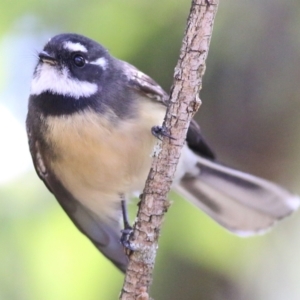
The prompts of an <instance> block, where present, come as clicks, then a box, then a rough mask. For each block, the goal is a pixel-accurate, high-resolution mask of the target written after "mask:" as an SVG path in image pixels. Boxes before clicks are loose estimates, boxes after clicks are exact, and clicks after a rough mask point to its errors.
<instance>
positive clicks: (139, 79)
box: [119, 61, 169, 106]
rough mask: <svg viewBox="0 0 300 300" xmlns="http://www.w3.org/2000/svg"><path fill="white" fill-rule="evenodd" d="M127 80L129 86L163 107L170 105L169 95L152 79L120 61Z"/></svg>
mask: <svg viewBox="0 0 300 300" xmlns="http://www.w3.org/2000/svg"><path fill="white" fill-rule="evenodd" d="M119 62H120V64H121V66H122V68H123V72H124V74H125V77H126V80H127V86H128V87H129V88H132V89H134V90H136V91H137V92H139V93H141V94H142V95H143V96H146V97H148V98H149V99H152V100H154V101H157V102H160V103H162V104H163V105H165V106H166V105H167V104H168V100H169V95H168V94H167V93H166V92H165V91H164V90H163V89H162V88H161V86H160V85H159V84H158V83H156V82H155V81H154V80H153V79H152V78H151V77H149V76H148V75H146V74H144V73H143V72H141V71H139V70H138V69H137V68H135V67H134V66H132V65H131V64H129V63H127V62H125V61H119Z"/></svg>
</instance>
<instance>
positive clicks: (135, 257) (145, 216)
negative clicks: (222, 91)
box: [119, 0, 219, 300]
mask: <svg viewBox="0 0 300 300" xmlns="http://www.w3.org/2000/svg"><path fill="white" fill-rule="evenodd" d="M218 2H219V1H218V0H210V1H209V3H208V1H207V0H193V1H192V6H191V10H190V14H189V17H188V20H187V27H186V30H185V34H184V38H183V42H182V47H181V50H180V56H179V59H178V62H177V65H176V67H175V72H174V82H173V86H172V88H171V93H170V105H169V107H168V109H167V113H166V116H165V120H164V125H163V126H164V127H165V128H167V131H168V132H169V133H170V135H171V136H172V139H171V138H169V137H164V138H163V140H162V142H158V145H157V147H156V149H155V152H154V153H155V154H154V158H153V163H152V166H151V170H150V173H149V176H148V179H147V181H146V186H145V189H144V192H143V194H142V196H141V202H140V206H139V211H138V216H137V220H136V222H135V225H134V232H133V236H132V238H131V245H132V246H133V247H134V248H135V249H136V251H134V252H132V253H130V255H129V257H130V262H129V266H128V269H127V272H126V276H125V280H124V285H123V288H122V290H121V294H120V298H119V299H121V300H125V299H126V300H133V299H139V300H146V299H149V294H148V291H149V286H150V285H151V282H152V273H153V268H154V262H155V257H156V252H157V248H158V238H159V233H160V229H161V225H162V223H163V218H164V214H165V212H166V211H167V210H168V207H169V205H170V204H169V202H168V200H167V194H168V192H169V190H170V187H171V184H172V180H173V176H174V173H175V170H176V166H177V163H178V160H179V157H180V152H181V149H182V147H183V145H184V143H185V138H186V133H187V129H188V126H189V123H190V121H191V119H192V117H193V116H194V114H195V113H196V112H197V110H198V109H199V107H200V105H201V100H200V98H199V91H200V89H201V87H202V77H203V75H204V71H205V60H206V57H207V54H208V49H209V44H210V39H211V35H212V28H213V22H214V19H215V15H216V12H217V7H218ZM158 125H159V124H158Z"/></svg>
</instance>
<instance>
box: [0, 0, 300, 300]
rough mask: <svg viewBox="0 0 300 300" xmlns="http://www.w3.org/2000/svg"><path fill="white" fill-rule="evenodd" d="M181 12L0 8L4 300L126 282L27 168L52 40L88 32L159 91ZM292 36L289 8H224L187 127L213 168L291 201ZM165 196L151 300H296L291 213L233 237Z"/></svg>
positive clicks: (297, 90)
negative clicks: (199, 136)
mask: <svg viewBox="0 0 300 300" xmlns="http://www.w3.org/2000/svg"><path fill="white" fill-rule="evenodd" d="M189 8H190V1H188V0H176V1H171V0H152V1H148V0H126V1H124V0H110V1H108V0H106V1H104V0H98V1H93V0H85V1H78V0H64V1H57V0H53V1H37V0H20V1H18V2H12V1H8V0H1V2H0V54H1V56H0V57H1V68H0V299H1V300H82V299H84V300H96V299H97V300H99V299H101V300H102V299H103V300H110V299H117V296H118V293H119V290H120V287H121V285H122V281H123V275H122V274H121V273H120V272H119V271H118V270H117V269H116V268H115V267H114V266H113V265H112V264H111V263H110V262H108V261H107V260H106V259H104V258H103V257H102V255H100V254H99V253H98V252H97V251H96V249H95V248H94V247H93V246H92V244H91V243H90V242H89V241H88V240H87V239H86V238H85V237H84V236H83V235H81V234H80V233H79V232H78V230H77V229H76V228H75V227H74V226H73V224H72V223H71V222H70V220H69V219H68V218H67V216H66V215H65V214H64V213H63V211H62V209H61V208H60V207H59V205H58V204H57V203H56V201H55V199H54V198H53V197H52V195H50V193H49V192H48V191H47V190H46V188H45V187H44V186H43V184H42V182H41V181H40V180H39V179H38V178H37V176H36V175H35V173H34V170H33V167H32V165H31V161H30V156H29V152H28V148H27V140H26V134H25V126H24V121H25V115H26V107H27V98H28V94H29V87H30V79H31V75H32V71H33V68H34V65H35V62H36V54H37V51H39V50H40V49H41V48H42V47H43V44H44V43H45V42H46V41H47V40H48V38H49V37H51V36H52V35H54V34H57V33H61V32H77V33H80V34H84V35H86V36H89V37H91V38H93V39H96V40H98V41H100V42H101V43H102V44H104V45H105V46H106V47H107V48H108V49H109V50H110V51H111V53H112V54H113V55H115V56H117V57H119V58H121V59H123V60H127V61H129V62H130V63H132V64H134V65H136V66H137V67H138V68H140V69H141V70H143V71H144V72H146V73H148V74H149V75H150V76H152V77H153V78H155V80H156V81H157V82H159V83H160V84H161V85H162V86H163V87H164V88H165V89H166V90H169V87H170V85H171V82H172V75H173V69H174V66H175V63H176V60H177V57H178V53H179V48H180V45H181V40H182V36H183V31H184V28H185V22H186V18H187V15H188V12H189ZM299 28H300V3H299V1H298V0H294V1H293V0H287V1H280V0H272V1H271V0H269V1H258V0H252V1H250V0H244V1H239V0H226V1H221V5H220V8H219V12H218V15H217V19H216V22H215V28H214V33H213V38H212V42H211V48H210V52H209V57H208V61H207V71H206V74H205V78H204V83H203V90H202V92H201V99H202V102H203V105H202V107H201V111H200V113H199V114H198V116H197V118H198V120H199V122H200V123H201V127H202V130H203V132H204V134H205V135H206V137H207V140H208V142H209V143H210V144H211V145H212V147H213V148H214V149H215V151H216V152H217V154H218V158H219V160H221V161H222V162H224V163H226V164H227V165H232V166H234V167H236V168H239V169H242V170H244V171H247V172H251V173H254V174H256V175H259V176H262V177H265V178H267V179H270V180H273V181H275V182H278V183H280V184H282V185H284V186H286V187H287V188H289V189H290V190H292V191H294V192H295V193H299V194H300V184H299V182H300V154H299V152H300V151H299V150H300V96H299V95H300V34H299ZM171 198H172V199H174V204H173V206H172V207H171V209H170V210H169V213H168V214H167V218H166V221H165V224H164V225H165V226H164V228H163V230H162V235H161V240H160V247H159V252H158V257H157V263H156V268H155V274H154V281H153V286H152V296H153V297H154V298H155V299H156V300H169V299H170V300H171V299H172V300H177V299H186V300H190V299H191V300H199V299H200V300H201V299H205V300H223V299H226V300H228V299H230V300H240V299H243V300H269V299H270V300H283V299H289V300H296V299H300V284H299V282H300V257H299V256H300V255H299V253H300V232H299V229H300V213H296V214H295V215H293V216H292V217H291V218H289V219H288V220H285V221H284V222H282V223H280V224H279V225H278V226H277V227H276V228H275V229H274V230H273V231H272V232H270V233H268V234H267V235H264V236H259V237H255V238H249V239H241V238H238V237H235V236H233V235H231V234H229V233H227V232H226V231H225V230H223V229H221V228H220V227H219V226H218V225H217V224H215V223H214V222H213V221H212V220H210V219H209V218H208V217H207V216H206V215H204V214H203V213H202V212H199V211H198V210H196V209H194V207H192V206H191V205H190V204H188V203H186V202H185V201H184V200H183V199H181V198H180V197H178V196H177V195H175V194H172V195H171ZM134 210H135V205H132V213H133V211H134Z"/></svg>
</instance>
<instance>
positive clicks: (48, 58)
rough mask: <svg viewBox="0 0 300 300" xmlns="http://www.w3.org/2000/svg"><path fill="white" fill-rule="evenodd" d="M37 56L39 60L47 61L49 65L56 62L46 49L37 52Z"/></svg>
mask: <svg viewBox="0 0 300 300" xmlns="http://www.w3.org/2000/svg"><path fill="white" fill-rule="evenodd" d="M39 58H40V61H42V62H44V63H47V64H49V65H51V66H54V65H56V64H57V60H56V58H55V57H53V56H51V55H50V54H48V53H47V52H46V51H42V52H40V53H39Z"/></svg>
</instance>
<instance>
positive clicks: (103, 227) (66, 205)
mask: <svg viewBox="0 0 300 300" xmlns="http://www.w3.org/2000/svg"><path fill="white" fill-rule="evenodd" d="M28 136H29V148H30V152H31V155H32V159H33V163H34V166H35V169H36V171H37V174H38V176H39V177H40V178H41V179H42V180H43V181H44V183H45V185H46V186H47V187H48V189H49V190H50V191H51V192H52V193H53V194H54V196H55V197H56V199H57V200H58V202H59V204H60V205H61V206H62V208H63V209H64V211H65V212H66V213H67V215H68V216H69V217H70V219H71V220H72V221H73V223H74V224H75V225H76V226H77V227H78V229H79V230H80V231H81V232H82V233H83V234H85V235H86V236H87V237H88V238H89V239H90V240H91V241H92V242H93V243H94V245H95V246H96V247H97V248H98V249H99V250H100V251H101V252H102V253H103V254H104V255H105V256H106V257H107V258H108V259H110V260H111V261H112V262H113V263H114V264H115V265H116V266H117V267H118V268H119V269H120V270H121V271H123V272H125V271H126V267H127V264H128V258H127V256H126V255H125V253H124V250H123V247H122V245H121V243H120V230H121V228H120V224H119V220H117V219H116V220H113V219H111V220H110V221H107V220H106V221H105V222H104V221H103V220H101V218H100V217H99V216H97V215H96V214H94V213H93V212H92V211H91V210H89V209H88V208H86V207H85V206H83V205H82V204H81V203H80V202H79V201H77V200H76V199H75V198H74V197H73V196H72V194H71V193H70V192H69V191H67V190H66V189H65V188H64V186H63V185H62V184H61V182H60V181H59V180H58V179H57V178H56V176H55V175H54V174H53V173H52V172H50V171H49V169H48V168H47V162H46V161H45V159H43V157H42V153H41V151H40V147H39V143H38V141H36V140H35V139H34V138H33V137H32V135H31V132H30V130H28Z"/></svg>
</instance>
